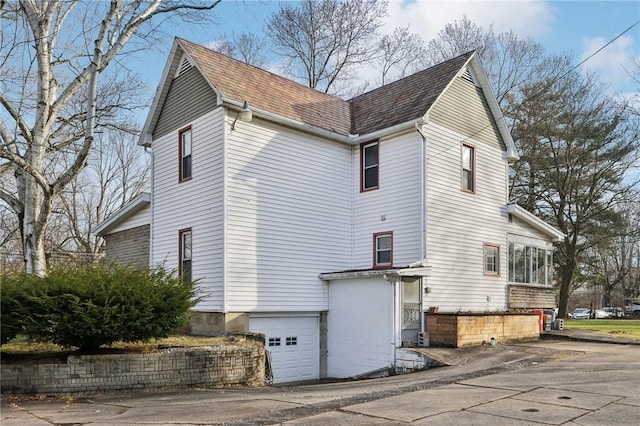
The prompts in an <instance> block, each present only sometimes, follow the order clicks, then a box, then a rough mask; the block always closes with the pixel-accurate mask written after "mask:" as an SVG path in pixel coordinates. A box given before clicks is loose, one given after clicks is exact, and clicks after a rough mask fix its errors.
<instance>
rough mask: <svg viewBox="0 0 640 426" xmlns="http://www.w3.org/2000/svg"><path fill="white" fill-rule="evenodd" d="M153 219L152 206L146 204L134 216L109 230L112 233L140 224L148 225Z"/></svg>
mask: <svg viewBox="0 0 640 426" xmlns="http://www.w3.org/2000/svg"><path fill="white" fill-rule="evenodd" d="M150 221H151V206H150V205H146V206H145V207H143V208H141V209H140V210H138V211H137V212H136V213H135V214H134V215H133V216H131V217H129V218H127V220H125V221H124V222H122V223H121V224H120V225H118V226H116V227H115V228H113V229H111V230H109V233H110V234H114V233H116V232H120V231H126V230H127V229H133V228H137V227H138V226H143V225H148V224H149V223H151V222H150Z"/></svg>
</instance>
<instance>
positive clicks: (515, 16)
mask: <svg viewBox="0 0 640 426" xmlns="http://www.w3.org/2000/svg"><path fill="white" fill-rule="evenodd" d="M463 15H466V16H467V17H468V18H469V19H470V20H471V21H472V22H473V23H475V24H477V25H479V26H481V27H483V28H485V29H488V28H489V26H490V25H493V29H494V31H495V32H496V33H501V32H504V31H509V30H513V31H514V32H515V33H516V34H518V35H520V36H530V37H532V38H537V37H540V36H542V35H544V34H547V33H548V32H550V31H551V27H552V25H553V23H554V14H553V11H552V8H551V6H550V4H549V2H546V1H524V0H522V1H521V0H518V1H516V0H511V1H500V0H493V1H486V0H485V1H479V0H466V1H457V0H454V1H451V0H449V1H444V0H441V1H433V0H414V1H408V0H391V1H390V2H389V19H388V22H387V25H386V26H385V32H392V31H393V29H394V28H396V27H404V26H406V25H407V24H410V25H411V30H412V31H413V32H417V33H418V34H420V35H421V36H422V37H423V38H424V40H425V41H427V42H428V41H429V40H432V39H433V38H435V36H436V35H437V34H438V32H440V30H442V29H443V28H444V26H445V25H446V24H448V23H452V22H453V21H455V20H460V19H461V18H462V17H463Z"/></svg>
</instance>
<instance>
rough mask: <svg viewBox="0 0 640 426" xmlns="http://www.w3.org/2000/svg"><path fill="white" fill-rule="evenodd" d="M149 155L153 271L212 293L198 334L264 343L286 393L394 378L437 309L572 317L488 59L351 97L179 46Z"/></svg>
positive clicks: (156, 106) (466, 59) (159, 96)
mask: <svg viewBox="0 0 640 426" xmlns="http://www.w3.org/2000/svg"><path fill="white" fill-rule="evenodd" d="M139 143H140V145H142V146H144V147H145V149H147V150H148V151H150V152H151V154H152V158H153V166H152V186H151V191H150V200H149V202H148V203H147V204H145V203H144V200H142V201H141V200H139V204H140V203H142V205H143V207H144V208H140V209H139V210H136V211H137V212H140V215H146V216H144V217H147V218H148V219H147V220H148V221H149V223H150V238H149V240H150V242H149V245H150V254H149V256H150V259H149V261H150V263H151V264H152V265H155V264H165V265H166V266H167V267H172V268H173V267H175V268H177V269H178V270H179V271H180V273H181V274H183V275H185V276H188V277H191V278H194V279H198V280H199V282H200V285H201V288H202V289H203V291H204V292H205V293H206V297H205V298H204V299H203V301H202V302H201V303H200V304H199V305H198V306H196V308H195V310H194V311H195V312H194V323H193V331H194V332H197V333H209V334H212V333H219V332H225V331H253V332H261V333H264V334H265V335H266V345H267V349H268V350H270V351H271V352H272V356H273V366H274V374H275V381H276V382H289V381H298V380H306V379H317V378H321V377H350V376H356V375H360V374H366V373H369V372H372V371H377V370H383V369H388V368H394V367H395V366H397V359H396V358H397V351H398V348H400V347H401V345H402V342H403V341H416V340H417V337H418V333H419V332H420V331H422V329H423V327H424V325H423V321H422V317H423V314H422V313H423V312H424V311H426V310H427V308H428V307H438V308H439V311H440V312H467V311H470V312H488V311H505V310H509V309H516V308H533V307H537V308H549V307H553V306H555V303H554V302H555V301H554V296H553V292H552V288H551V267H550V265H551V259H552V252H553V248H552V242H553V241H555V240H558V239H560V238H561V237H562V234H561V233H560V232H558V231H557V230H555V229H554V228H552V227H550V226H548V225H546V224H545V223H544V222H542V221H541V220H539V219H537V218H536V217H534V216H532V215H531V214H529V213H528V212H526V211H524V210H523V209H521V208H519V207H516V206H514V205H509V204H508V199H507V180H508V168H509V165H508V162H509V160H510V159H514V158H516V157H517V154H516V151H515V147H514V144H513V141H512V139H511V136H510V134H509V132H508V130H507V128H506V126H505V123H504V120H503V119H502V115H501V112H500V110H499V107H498V104H497V102H496V99H495V97H494V95H493V94H492V92H491V89H490V87H489V84H488V82H487V79H486V75H485V73H484V71H483V69H482V66H481V64H480V61H479V59H478V56H477V54H476V53H474V52H471V53H467V54H465V55H462V56H459V57H457V58H454V59H451V60H449V61H446V62H444V63H442V64H439V65H436V66H434V67H431V68H429V69H426V70H424V71H421V72H419V73H416V74H414V75H411V76H409V77H406V78H404V79H402V80H399V81H396V82H394V83H391V84H388V85H385V86H383V87H380V88H378V89H375V90H373V91H371V92H368V93H365V94H363V95H361V96H358V97H356V98H353V99H350V100H343V99H341V98H339V97H336V96H332V95H328V94H325V93H321V92H318V91H316V90H313V89H310V88H308V87H306V86H303V85H300V84H298V83H295V82H293V81H290V80H287V79H285V78H283V77H280V76H278V75H275V74H272V73H269V72H267V71H265V70H262V69H259V68H256V67H253V66H251V65H248V64H246V63H243V62H239V61H236V60H234V59H231V58H229V57H227V56H224V55H222V54H220V53H216V52H214V51H212V50H209V49H207V48H205V47H202V46H199V45H197V44H193V43H191V42H188V41H186V40H183V39H176V40H175V42H174V44H173V47H172V50H171V53H170V55H169V58H168V60H167V64H166V66H165V69H164V72H163V75H162V80H161V81H160V85H159V87H158V89H157V92H156V95H155V98H154V101H153V105H152V107H151V110H150V112H149V115H148V118H147V120H146V123H145V126H144V131H143V134H142V136H141V139H140V142H139ZM149 205H150V207H149ZM147 208H149V210H147ZM125 210H126V209H125ZM132 210H133V209H132V208H131V209H130V210H129V213H128V216H126V217H124V216H119V215H116V216H115V217H114V218H110V219H109V221H111V222H110V223H111V226H109V225H103V226H102V227H101V229H100V232H101V235H109V234H110V233H111V230H110V228H111V229H117V230H118V232H127V229H134V228H139V226H140V220H141V218H140V217H139V216H137V215H136V214H135V212H134V213H133V214H132V213H131V211H132ZM125 214H126V212H125ZM127 223H130V224H131V226H130V227H129V228H128V227H127ZM113 224H116V225H117V226H116V225H113ZM134 225H135V226H134ZM107 250H114V251H117V250H118V247H117V244H114V245H113V246H112V247H110V246H109V244H108V245H107ZM115 257H117V256H115ZM121 260H122V261H126V258H121Z"/></svg>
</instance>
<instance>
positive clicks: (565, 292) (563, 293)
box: [558, 258, 576, 318]
mask: <svg viewBox="0 0 640 426" xmlns="http://www.w3.org/2000/svg"><path fill="white" fill-rule="evenodd" d="M575 270H576V262H575V259H574V258H568V259H567V263H566V264H565V265H564V266H563V267H562V268H561V271H562V273H561V275H562V276H561V278H560V279H561V281H560V298H559V300H558V317H560V318H567V314H568V306H569V295H570V294H571V287H572V285H573V276H574V273H575Z"/></svg>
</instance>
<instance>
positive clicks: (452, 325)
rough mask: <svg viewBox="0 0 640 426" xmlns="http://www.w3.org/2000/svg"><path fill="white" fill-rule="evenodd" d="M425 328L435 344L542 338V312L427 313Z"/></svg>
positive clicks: (467, 344) (454, 344)
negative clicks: (538, 313)
mask: <svg viewBox="0 0 640 426" xmlns="http://www.w3.org/2000/svg"><path fill="white" fill-rule="evenodd" d="M425 331H427V332H428V333H429V344H430V345H432V346H447V347H455V348H459V347H463V346H475V345H482V344H483V343H489V342H490V341H491V338H492V337H493V338H495V339H496V341H497V342H498V343H506V342H510V341H517V340H527V339H537V338H539V337H540V329H539V323H538V315H537V314H531V313H504V314H502V313H486V314H484V313H478V314H472V313H471V314H468V313H464V314H463V313H457V314H446V313H443V314H440V313H438V314H426V315H425Z"/></svg>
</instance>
